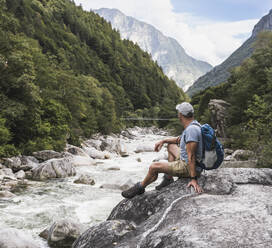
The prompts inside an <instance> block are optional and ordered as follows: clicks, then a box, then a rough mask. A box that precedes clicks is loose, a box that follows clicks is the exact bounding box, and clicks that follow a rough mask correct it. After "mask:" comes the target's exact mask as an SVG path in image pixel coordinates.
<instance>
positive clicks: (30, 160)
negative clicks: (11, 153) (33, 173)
mask: <svg viewBox="0 0 272 248" xmlns="http://www.w3.org/2000/svg"><path fill="white" fill-rule="evenodd" d="M38 163H39V161H38V160H36V159H35V158H34V157H32V156H17V157H12V158H4V165H5V166H6V167H8V168H10V169H12V171H13V172H18V171H20V170H23V171H28V170H31V169H33V168H35V167H37V165H38Z"/></svg>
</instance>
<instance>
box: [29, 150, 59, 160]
mask: <svg viewBox="0 0 272 248" xmlns="http://www.w3.org/2000/svg"><path fill="white" fill-rule="evenodd" d="M33 156H34V157H35V158H36V159H38V160H39V161H41V162H44V161H46V160H49V159H52V158H61V157H62V154H61V153H60V152H55V151H53V150H44V151H38V152H33Z"/></svg>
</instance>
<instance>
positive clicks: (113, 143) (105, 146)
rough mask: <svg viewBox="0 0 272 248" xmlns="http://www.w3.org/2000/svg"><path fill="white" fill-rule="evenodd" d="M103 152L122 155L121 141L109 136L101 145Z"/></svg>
mask: <svg viewBox="0 0 272 248" xmlns="http://www.w3.org/2000/svg"><path fill="white" fill-rule="evenodd" d="M100 148H101V150H102V151H108V152H110V153H117V154H120V149H121V148H120V140H119V139H118V138H115V137H111V136H107V137H106V138H105V139H104V140H103V141H102V144H101V145H100Z"/></svg>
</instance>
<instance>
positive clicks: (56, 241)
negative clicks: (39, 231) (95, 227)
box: [47, 220, 87, 248]
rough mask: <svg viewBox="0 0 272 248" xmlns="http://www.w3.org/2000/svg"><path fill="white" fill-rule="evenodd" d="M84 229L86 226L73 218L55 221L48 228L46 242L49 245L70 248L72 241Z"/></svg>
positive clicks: (57, 247)
mask: <svg viewBox="0 0 272 248" xmlns="http://www.w3.org/2000/svg"><path fill="white" fill-rule="evenodd" d="M86 229H87V227H86V226H84V225H83V224H80V223H78V222H75V221H73V220H59V221H56V222H54V223H53V224H52V226H51V227H50V228H49V230H48V234H47V235H48V237H47V241H48V244H49V245H50V247H56V248H59V247H62V248H66V247H67V248H70V247H71V246H72V244H73V242H74V241H75V240H76V239H77V238H78V237H79V235H80V234H81V233H83V232H84V231H85V230H86Z"/></svg>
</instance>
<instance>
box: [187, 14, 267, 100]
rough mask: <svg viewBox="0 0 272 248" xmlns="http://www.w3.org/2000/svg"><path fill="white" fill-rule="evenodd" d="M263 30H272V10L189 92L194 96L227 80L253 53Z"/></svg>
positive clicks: (196, 82) (197, 81)
mask: <svg viewBox="0 0 272 248" xmlns="http://www.w3.org/2000/svg"><path fill="white" fill-rule="evenodd" d="M261 31H272V10H271V11H270V12H269V14H268V15H266V16H264V17H263V18H262V19H261V20H260V21H259V22H258V23H257V24H256V25H255V27H254V29H253V31H252V35H251V37H250V38H249V39H248V40H247V41H245V43H244V44H243V45H242V46H241V47H240V48H238V49H237V50H236V51H235V52H234V53H232V54H231V55H230V57H228V58H227V59H226V60H225V61H224V62H223V63H222V64H220V65H218V66H216V67H214V68H213V69H212V70H211V71H209V72H208V73H206V74H205V75H204V76H201V77H200V78H199V79H198V80H196V81H195V83H194V84H193V85H192V86H191V87H190V88H189V90H188V91H187V93H188V94H189V95H190V96H192V95H194V94H195V93H197V92H199V91H201V90H204V89H206V88H208V87H210V86H215V85H218V84H220V83H223V82H225V81H226V80H227V79H228V78H229V76H230V72H229V71H230V70H231V69H232V68H234V67H236V66H239V65H241V64H242V62H243V61H244V60H245V59H246V58H248V57H250V56H251V55H252V53H253V48H252V45H253V42H254V41H255V40H256V37H257V35H258V34H259V33H260V32H261Z"/></svg>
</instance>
